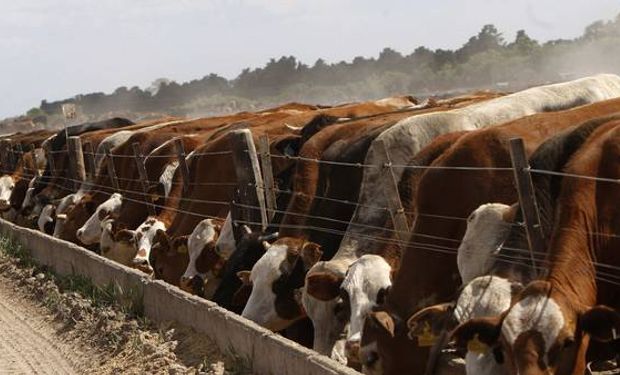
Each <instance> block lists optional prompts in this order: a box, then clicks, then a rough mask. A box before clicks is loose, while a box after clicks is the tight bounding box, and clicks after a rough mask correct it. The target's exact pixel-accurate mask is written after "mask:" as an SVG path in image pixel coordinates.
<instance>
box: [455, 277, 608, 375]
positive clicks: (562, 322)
mask: <svg viewBox="0 0 620 375" xmlns="http://www.w3.org/2000/svg"><path fill="white" fill-rule="evenodd" d="M576 308H577V307H576V305H575V304H574V303H571V302H570V301H569V300H568V299H567V298H566V297H565V295H564V294H563V293H561V292H559V291H556V290H554V289H553V288H552V287H551V284H550V283H549V282H547V281H535V282H533V283H531V284H530V285H528V286H527V288H525V289H524V290H523V291H522V292H521V293H520V294H519V296H518V297H517V298H516V299H515V301H514V303H513V304H512V306H511V307H510V308H509V309H508V310H507V311H505V312H504V313H503V314H502V315H501V316H499V317H494V318H478V319H472V320H470V321H468V322H466V323H464V324H462V325H460V326H459V327H458V328H457V329H456V330H455V332H454V337H455V339H456V341H457V344H458V345H459V346H460V347H463V348H467V349H468V350H469V351H474V352H479V353H485V352H492V353H493V354H494V356H495V359H496V361H497V362H498V363H501V364H502V365H503V366H504V369H505V371H507V373H510V374H517V373H518V374H582V373H584V370H585V354H586V350H587V346H588V342H589V338H592V339H595V340H597V341H601V342H610V341H613V340H614V339H615V338H616V332H617V330H619V329H620V315H618V313H617V312H615V311H614V310H612V309H610V308H607V307H604V306H595V307H592V308H590V309H587V310H585V311H581V312H579V311H577V310H576Z"/></svg>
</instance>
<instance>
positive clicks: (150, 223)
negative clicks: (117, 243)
mask: <svg viewBox="0 0 620 375" xmlns="http://www.w3.org/2000/svg"><path fill="white" fill-rule="evenodd" d="M160 229H161V230H163V231H165V230H166V224H164V223H163V222H161V221H159V220H157V219H155V218H153V217H149V218H148V219H146V221H145V222H144V223H142V224H140V226H139V227H138V228H137V229H136V232H135V233H136V235H135V241H136V247H137V249H138V252H137V253H136V256H135V257H134V258H133V260H132V264H133V266H134V267H136V268H139V269H141V270H143V271H145V272H152V271H153V269H152V268H151V265H150V263H149V255H150V254H151V248H152V247H153V239H154V238H155V234H156V233H157V231H158V230H160Z"/></svg>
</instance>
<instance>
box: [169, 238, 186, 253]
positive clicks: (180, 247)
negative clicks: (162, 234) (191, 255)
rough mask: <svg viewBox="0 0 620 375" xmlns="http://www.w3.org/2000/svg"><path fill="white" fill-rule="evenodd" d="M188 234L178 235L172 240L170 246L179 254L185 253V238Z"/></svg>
mask: <svg viewBox="0 0 620 375" xmlns="http://www.w3.org/2000/svg"><path fill="white" fill-rule="evenodd" d="M188 237H189V236H179V237H176V238H175V239H174V240H172V248H173V249H175V250H176V252H177V253H179V254H187V239H188Z"/></svg>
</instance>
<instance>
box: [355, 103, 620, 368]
mask: <svg viewBox="0 0 620 375" xmlns="http://www.w3.org/2000/svg"><path fill="white" fill-rule="evenodd" d="M617 106H618V100H610V101H606V102H601V103H595V104H592V105H590V106H583V107H578V108H576V109H574V110H568V111H563V112H557V113H553V114H551V113H549V114H539V115H533V116H529V117H524V118H522V119H519V120H515V121H512V122H510V123H507V124H505V125H502V126H499V127H496V128H489V129H484V130H479V131H476V132H473V133H471V134H468V135H466V136H464V137H463V138H461V139H460V140H459V141H458V142H457V143H456V144H455V145H454V146H453V147H452V148H451V149H450V150H449V151H448V152H446V153H444V155H442V156H441V157H440V158H438V159H437V160H436V161H435V162H434V163H433V165H432V166H437V167H441V168H437V169H430V170H428V171H427V172H425V174H424V176H423V178H422V180H421V182H420V184H419V186H418V196H417V204H416V206H417V210H418V217H417V220H416V224H415V227H414V230H413V234H412V237H411V240H410V245H409V248H408V250H407V251H406V252H405V255H404V259H403V262H402V264H401V270H404V269H406V270H407V272H402V273H399V274H398V276H397V278H396V281H395V283H394V285H393V287H392V289H391V293H390V295H389V296H388V298H387V299H386V304H385V306H383V307H382V308H381V309H378V311H377V312H375V313H373V314H371V317H372V319H371V321H370V322H367V323H368V324H367V327H366V329H365V331H364V338H363V341H364V342H365V345H366V347H362V353H361V354H362V361H364V360H366V363H365V365H366V367H368V368H369V371H371V370H372V368H380V367H382V368H383V371H384V372H386V373H395V372H398V371H411V369H412V368H420V363H424V362H425V361H426V358H427V356H428V353H429V349H428V348H426V347H423V346H418V345H417V341H416V340H411V341H407V340H404V338H402V337H403V336H404V335H406V333H407V332H406V329H404V321H405V320H406V319H408V317H410V316H411V315H412V314H414V313H415V312H416V311H418V310H419V309H421V308H424V307H426V306H428V305H431V304H433V303H437V302H440V301H442V300H444V301H445V300H447V299H448V298H450V297H451V295H452V294H453V293H454V292H455V291H456V289H457V287H458V285H459V280H458V273H457V269H456V268H457V267H456V262H454V258H453V254H454V252H455V251H454V250H456V249H455V245H454V244H455V243H458V242H459V241H460V239H461V237H462V236H463V232H464V231H465V224H466V223H465V222H464V221H462V220H459V219H458V218H464V217H467V216H468V214H469V213H470V212H471V211H472V210H473V209H475V208H476V207H478V206H479V205H480V204H482V203H484V202H488V201H494V202H500V203H501V202H503V203H508V204H509V203H512V202H514V200H515V199H516V195H515V194H516V193H515V190H514V187H513V185H512V181H513V177H512V171H510V170H509V169H502V167H504V168H507V167H510V165H511V163H510V156H509V152H508V147H507V142H508V139H509V138H512V137H522V138H523V140H524V142H525V145H526V151H527V152H528V153H531V152H532V151H533V150H534V149H535V148H536V147H537V146H538V145H540V144H541V143H542V142H543V141H544V140H545V139H546V138H548V137H549V136H551V135H553V134H554V133H557V132H559V131H561V130H563V129H566V128H569V127H571V126H575V125H577V124H579V123H580V122H581V121H583V120H584V119H587V118H590V117H592V116H595V115H596V114H606V113H613V112H615V111H616V110H617ZM445 167H448V169H445ZM450 167H474V168H475V170H468V169H450ZM497 167H499V168H497ZM478 168H489V169H482V170H479V169H478ZM494 168H496V169H494ZM454 186H459V190H458V194H454V192H451V187H454ZM439 197H441V198H439ZM507 217H509V216H507ZM493 250H494V249H493ZM493 250H489V252H490V251H493ZM431 259H433V261H432V262H431ZM429 262H431V263H429ZM428 264H434V265H435V266H434V267H433V268H429V267H428V266H427V265H428ZM412 286H415V287H412ZM397 323H399V324H397ZM385 327H390V328H389V329H387V330H386V329H385ZM394 327H397V328H399V329H398V330H396V331H394ZM397 338H398V342H400V346H399V347H396V346H395V345H394V344H393V343H394V342H397V341H396V340H397ZM401 350H406V351H407V352H408V353H409V356H408V357H407V359H408V360H403V359H398V357H399V356H400V354H399V353H400V351H401ZM370 359H372V361H371V360H370ZM379 359H380V360H381V361H378V360H379ZM405 369H408V370H405ZM392 371H395V372H392Z"/></svg>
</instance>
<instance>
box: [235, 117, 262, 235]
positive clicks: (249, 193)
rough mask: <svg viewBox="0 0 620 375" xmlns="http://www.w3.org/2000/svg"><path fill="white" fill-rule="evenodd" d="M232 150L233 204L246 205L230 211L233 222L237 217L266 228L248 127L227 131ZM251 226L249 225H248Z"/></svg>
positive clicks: (255, 160)
mask: <svg viewBox="0 0 620 375" xmlns="http://www.w3.org/2000/svg"><path fill="white" fill-rule="evenodd" d="M228 137H229V142H230V148H231V150H232V157H233V163H234V165H235V173H236V175H237V192H236V194H235V198H234V200H233V205H234V204H235V203H239V204H241V205H243V206H247V207H239V206H238V207H236V209H235V210H232V211H231V215H235V216H237V217H236V218H235V216H233V217H232V219H233V223H234V222H235V221H237V219H241V220H243V221H248V222H252V223H256V222H260V223H261V229H262V230H265V229H267V226H268V225H269V223H268V221H267V212H266V210H265V194H264V192H263V189H262V186H263V178H262V176H261V171H260V165H259V163H258V156H257V155H256V147H255V146H254V140H253V138H252V132H250V130H249V129H242V130H235V131H232V132H230V133H228ZM250 226H251V225H250Z"/></svg>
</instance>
